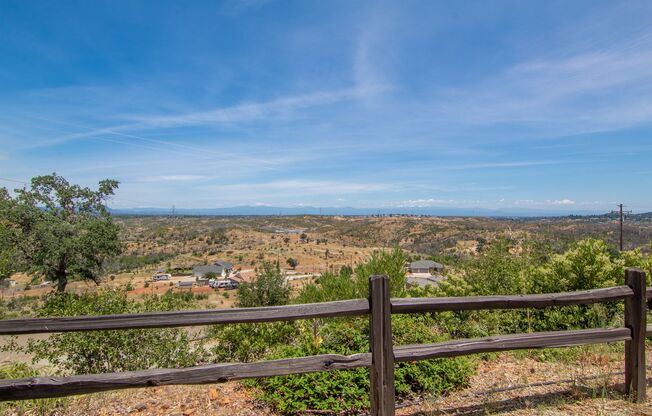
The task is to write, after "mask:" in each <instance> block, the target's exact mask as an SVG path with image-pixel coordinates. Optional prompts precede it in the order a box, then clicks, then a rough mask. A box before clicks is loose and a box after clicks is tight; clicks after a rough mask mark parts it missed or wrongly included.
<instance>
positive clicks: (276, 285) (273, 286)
mask: <svg viewBox="0 0 652 416" xmlns="http://www.w3.org/2000/svg"><path fill="white" fill-rule="evenodd" d="M289 299H290V287H289V286H288V285H287V282H286V281H285V276H283V274H282V273H281V271H280V270H279V268H278V267H275V266H274V265H273V264H272V263H269V262H265V263H263V267H262V269H260V270H258V273H257V274H256V278H255V279H254V281H253V282H251V283H243V284H241V285H240V287H239V288H238V304H239V306H242V307H245V308H249V307H254V306H276V305H285V304H286V303H288V300H289Z"/></svg>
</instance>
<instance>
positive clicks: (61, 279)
mask: <svg viewBox="0 0 652 416" xmlns="http://www.w3.org/2000/svg"><path fill="white" fill-rule="evenodd" d="M56 276H57V291H58V292H59V293H63V292H65V291H66V286H67V285H68V272H66V267H65V265H63V264H62V265H60V266H59V269H58V270H57V275H56Z"/></svg>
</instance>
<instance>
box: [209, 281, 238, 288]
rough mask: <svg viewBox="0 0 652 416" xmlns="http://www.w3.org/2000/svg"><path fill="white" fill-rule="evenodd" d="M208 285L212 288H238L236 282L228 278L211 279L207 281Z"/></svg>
mask: <svg viewBox="0 0 652 416" xmlns="http://www.w3.org/2000/svg"><path fill="white" fill-rule="evenodd" d="M208 286H210V287H212V288H213V289H226V290H230V289H237V288H238V286H239V285H238V282H234V281H233V280H230V279H211V280H209V281H208Z"/></svg>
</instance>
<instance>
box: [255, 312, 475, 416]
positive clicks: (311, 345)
mask: <svg viewBox="0 0 652 416" xmlns="http://www.w3.org/2000/svg"><path fill="white" fill-rule="evenodd" d="M395 318H396V319H395ZM392 320H393V321H395V322H394V324H393V325H394V328H397V331H395V333H394V343H395V344H409V343H417V342H435V341H440V340H442V339H444V337H443V336H441V335H439V334H438V333H437V332H436V331H433V329H432V327H430V326H429V325H431V324H432V323H433V322H432V320H431V318H429V317H424V316H396V317H393V319H392ZM401 328H403V329H401ZM315 329H316V330H315ZM297 330H298V334H297V335H298V336H297V338H295V339H294V344H291V345H282V346H280V348H278V349H276V351H275V352H274V353H272V354H270V355H269V356H268V357H267V358H270V359H274V358H287V357H302V356H307V355H315V354H343V355H350V354H355V353H360V352H366V351H368V348H369V343H368V337H369V331H368V325H367V320H366V319H338V320H334V321H331V322H328V323H325V324H321V325H317V326H316V327H315V326H313V327H312V328H311V327H310V324H309V323H307V322H302V323H298V324H297ZM472 373H473V364H472V361H471V360H470V359H468V358H453V359H437V360H426V361H419V362H416V363H399V364H397V366H396V369H395V371H394V374H395V383H396V394H397V396H398V397H399V398H409V397H415V396H418V395H422V394H431V395H439V394H442V393H444V392H446V391H450V390H453V389H455V388H458V387H460V386H462V385H464V384H466V383H467V382H468V379H469V377H470V376H471V374H472ZM252 384H255V385H256V386H257V387H259V389H260V395H261V398H262V399H263V400H265V401H267V402H269V403H271V404H272V405H273V406H274V407H275V408H276V409H277V410H279V411H281V412H283V413H296V412H301V411H306V410H329V411H332V412H334V413H338V412H353V411H358V410H361V409H367V408H369V371H368V369H365V368H359V369H353V370H338V371H331V372H327V373H326V372H319V373H308V374H300V375H292V376H283V377H270V378H266V379H261V380H257V381H255V382H252Z"/></svg>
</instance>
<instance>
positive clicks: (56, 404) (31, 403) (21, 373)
mask: <svg viewBox="0 0 652 416" xmlns="http://www.w3.org/2000/svg"><path fill="white" fill-rule="evenodd" d="M38 375H39V374H38V372H37V371H36V370H35V369H34V368H32V367H30V366H29V365H27V364H25V363H20V362H16V363H9V364H2V365H0V380H3V379H17V378H28V377H37V376H38ZM66 402H67V399H62V398H55V399H37V400H20V401H9V402H0V412H2V414H19V415H23V414H25V413H27V412H30V413H33V414H40V415H45V414H53V413H54V410H55V409H56V408H61V407H63V406H65V404H66Z"/></svg>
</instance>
